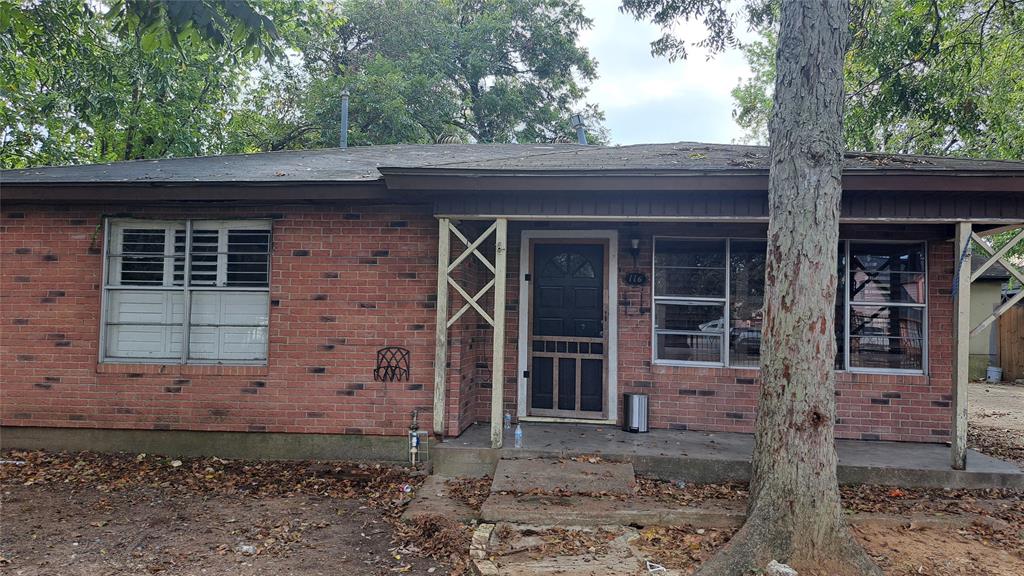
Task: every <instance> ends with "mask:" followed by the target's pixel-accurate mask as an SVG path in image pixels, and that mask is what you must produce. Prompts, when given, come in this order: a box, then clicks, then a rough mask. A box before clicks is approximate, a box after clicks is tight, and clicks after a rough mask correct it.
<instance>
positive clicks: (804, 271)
mask: <svg viewBox="0 0 1024 576" xmlns="http://www.w3.org/2000/svg"><path fill="white" fill-rule="evenodd" d="M781 6H782V14H781V29H780V33H779V49H778V53H777V55H776V62H777V70H778V76H777V79H776V84H775V108H774V112H773V117H772V120H771V123H770V125H769V137H770V140H771V152H770V175H769V185H768V186H769V206H770V223H769V227H768V258H767V267H766V278H765V315H764V325H763V339H762V359H761V376H762V380H763V384H762V387H761V393H760V400H759V403H758V417H757V428H756V436H755V441H754V457H753V476H752V481H751V488H750V504H749V509H748V514H747V522H746V524H744V526H743V527H742V528H741V529H740V531H739V532H737V533H736V535H735V536H734V537H733V539H732V541H730V542H729V544H728V545H726V547H725V548H723V549H722V551H721V552H720V553H719V554H718V555H716V556H715V557H714V558H712V559H711V560H709V561H708V562H706V563H705V564H704V565H703V566H701V568H700V570H699V571H698V573H697V574H698V575H703V576H708V575H712V576H734V575H740V574H749V573H750V571H751V570H757V569H763V568H764V567H765V565H766V564H768V562H769V561H770V560H773V559H774V560H778V561H780V562H785V563H787V564H789V565H791V566H793V567H794V568H796V569H797V570H799V571H800V573H801V574H805V573H806V574H830V575H831V574H843V575H851V576H852V575H854V574H856V575H857V576H861V575H879V576H880V575H881V574H882V573H881V571H880V570H879V569H878V567H877V566H875V564H874V563H873V562H872V561H871V559H870V558H869V557H868V556H867V554H866V553H865V552H864V550H863V548H861V547H860V546H859V544H857V542H856V541H855V540H854V539H853V537H852V535H851V534H850V531H849V528H848V526H847V524H846V521H845V519H844V517H843V512H842V506H841V503H840V500H839V487H838V483H837V481H836V452H835V442H834V424H835V417H836V410H835V374H834V372H833V365H834V364H833V363H834V358H835V354H836V342H835V336H834V331H833V325H834V321H835V318H834V314H835V308H834V306H835V294H836V258H837V256H838V255H837V246H838V239H839V201H840V196H841V194H842V180H841V174H842V155H843V141H842V117H843V99H844V93H843V71H842V68H843V60H844V56H845V53H846V45H847V36H848V31H847V26H848V19H849V4H848V0H784V1H783V2H782V3H781Z"/></svg>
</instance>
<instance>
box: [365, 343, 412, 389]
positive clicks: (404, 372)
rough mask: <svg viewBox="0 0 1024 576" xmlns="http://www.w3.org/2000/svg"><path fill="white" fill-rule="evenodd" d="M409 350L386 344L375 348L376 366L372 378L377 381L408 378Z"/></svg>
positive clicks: (399, 380) (396, 380)
mask: <svg viewBox="0 0 1024 576" xmlns="http://www.w3.org/2000/svg"><path fill="white" fill-rule="evenodd" d="M409 374H410V369H409V350H407V349H405V348H402V347H400V346H386V347H384V348H381V349H380V350H377V367H376V368H374V369H373V379H374V380H376V381H378V382H401V381H402V380H408V379H409Z"/></svg>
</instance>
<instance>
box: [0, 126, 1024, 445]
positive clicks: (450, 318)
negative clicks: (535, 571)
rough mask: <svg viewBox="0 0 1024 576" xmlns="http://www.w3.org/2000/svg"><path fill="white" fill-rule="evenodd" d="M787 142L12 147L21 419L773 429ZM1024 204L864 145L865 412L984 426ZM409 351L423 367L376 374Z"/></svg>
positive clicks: (361, 436)
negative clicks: (26, 150)
mask: <svg viewBox="0 0 1024 576" xmlns="http://www.w3.org/2000/svg"><path fill="white" fill-rule="evenodd" d="M766 156H767V155H766V151H765V150H764V149H763V148H758V147H748V146H729V145H703V144H685V143H683V144H659V145H638V146H626V147H612V148H604V147H596V146H577V145H562V144H556V145H422V146H419V145H398V146H377V147H366V148H350V149H347V150H342V149H335V150H316V151H288V152H274V153H265V154H252V155H240V156H222V157H208V158H187V159H170V160H159V161H135V162H121V163H115V164H109V165H93V166H75V167H56V168H38V169H26V170H9V171H4V172H3V173H2V176H0V178H2V180H0V186H2V189H0V193H2V201H3V206H2V227H0V233H2V236H0V242H2V255H3V256H2V258H3V260H2V264H3V274H2V285H0V288H2V301H0V321H2V323H0V325H2V337H0V338H2V340H0V344H2V350H0V364H2V370H0V403H2V410H0V424H2V426H3V437H4V438H3V440H4V444H5V445H40V446H49V447H70V448H84V447H104V448H122V449H146V447H150V448H149V449H151V450H159V449H162V448H166V447H168V446H173V447H174V449H176V450H184V451H192V452H202V451H216V450H222V451H227V452H231V453H238V454H249V455H266V456H319V457H371V458H392V457H393V458H401V457H402V454H403V453H404V450H405V448H404V446H405V438H404V435H405V434H406V430H407V427H408V426H409V424H410V414H411V413H412V412H413V411H414V410H416V411H418V413H419V422H420V425H421V426H422V427H425V428H427V429H432V430H434V431H435V432H437V433H439V434H441V435H446V436H455V435H458V434H460V433H461V432H462V431H463V430H465V429H466V427H468V426H470V425H471V424H473V423H475V422H486V421H491V422H494V423H496V422H497V421H499V420H500V419H501V416H502V415H503V413H505V412H510V413H512V414H513V415H514V416H515V417H516V418H518V419H521V420H539V421H552V420H554V421H572V422H588V423H605V424H610V423H615V422H617V421H619V420H620V418H621V406H620V404H621V396H622V394H623V393H629V392H639V393H646V394H649V395H650V400H651V402H650V417H651V425H652V426H653V427H655V428H667V429H678V430H711V431H738V432H750V431H752V430H753V422H754V417H755V411H756V406H755V404H756V399H757V386H758V381H759V380H758V369H757V366H758V358H759V354H760V340H761V339H760V322H761V312H760V308H761V298H762V294H763V286H764V276H763V270H764V268H763V266H764V258H765V235H766V229H767V219H768V214H767V198H766V196H767V169H766V166H765V162H766ZM1021 222H1024V162H999V161H974V160H964V159H953V158H933V157H914V156H882V155H874V154H851V155H848V157H847V159H846V168H845V171H844V198H843V204H842V220H841V225H840V236H841V242H840V245H839V259H838V261H837V263H836V266H837V271H838V272H839V277H840V289H839V295H838V297H837V300H836V319H837V322H836V328H837V330H836V339H837V344H838V348H839V354H838V355H837V357H836V360H835V361H836V369H837V375H838V376H837V391H836V394H837V405H838V421H837V427H836V432H837V435H838V436H839V437H844V438H855V439H864V440H896V441H910V442H946V441H950V440H956V435H955V434H954V432H957V431H958V429H959V427H960V426H965V416H964V418H960V417H958V416H957V417H955V416H956V415H955V413H954V407H955V404H956V403H957V402H958V401H961V402H962V400H960V398H961V396H962V395H961V394H960V392H961V390H960V389H961V388H963V387H958V386H955V380H956V379H955V378H954V374H955V373H956V370H958V369H959V368H958V366H957V364H956V362H955V359H956V352H957V348H958V343H957V338H956V335H957V332H956V330H955V328H956V322H955V321H954V320H955V316H956V313H957V310H958V308H957V306H958V300H957V299H956V298H954V296H953V290H952V287H953V285H954V282H955V274H954V270H955V269H956V266H957V258H956V257H955V256H956V254H957V253H958V251H957V250H956V247H955V246H959V245H962V244H956V245H955V244H954V242H953V239H954V236H955V235H956V234H957V233H960V234H961V237H960V239H961V242H962V241H963V237H962V234H963V233H964V230H965V229H964V228H963V226H962V225H963V224H964V223H970V226H972V227H973V228H970V227H969V228H967V229H966V230H967V234H968V235H969V234H970V232H971V231H974V232H976V233H979V234H984V233H985V232H986V231H992V230H1001V229H1005V228H1006V227H1007V226H1016V225H1020V223H1021ZM467 247H468V248H469V249H467ZM968 285H969V283H968ZM495 340H497V341H495ZM399 349H401V350H404V351H407V352H408V356H407V357H406V358H405V359H406V360H407V364H402V365H401V366H400V367H408V374H404V373H403V374H399V375H398V376H399V377H398V378H375V370H376V369H378V368H379V367H380V366H379V364H378V360H379V359H380V356H381V353H382V351H383V352H386V351H388V350H391V351H395V350H399ZM495 358H497V359H498V360H499V361H497V362H495V361H494V359H495ZM385 364H386V363H385ZM963 369H964V370H966V363H965V365H964V368H963ZM392 376H394V374H392ZM439 382H440V383H443V384H444V385H443V386H437V385H435V384H436V383H439ZM495 399H498V400H500V402H497V401H495ZM957 412H959V411H957ZM961 420H964V423H963V424H961V423H960V421H961ZM249 433H252V434H249ZM496 442H500V433H499V434H498V438H497V439H496Z"/></svg>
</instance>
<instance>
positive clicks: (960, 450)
mask: <svg viewBox="0 0 1024 576" xmlns="http://www.w3.org/2000/svg"><path fill="white" fill-rule="evenodd" d="M954 257H955V258H956V261H957V263H956V268H955V274H954V277H955V278H956V285H955V286H954V287H953V289H954V290H955V293H954V297H953V442H952V445H951V450H950V460H951V462H950V463H951V465H952V466H953V469H954V470H964V469H965V468H966V467H967V391H968V363H969V361H970V343H971V324H970V322H971V223H970V222H958V223H957V225H956V247H955V254H954Z"/></svg>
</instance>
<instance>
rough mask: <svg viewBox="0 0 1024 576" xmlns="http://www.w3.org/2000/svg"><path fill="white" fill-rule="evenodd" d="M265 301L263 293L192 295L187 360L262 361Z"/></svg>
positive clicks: (264, 342) (265, 349)
mask: <svg viewBox="0 0 1024 576" xmlns="http://www.w3.org/2000/svg"><path fill="white" fill-rule="evenodd" d="M269 298H270V295H269V294H268V293H266V292H230V291H224V290H209V291H206V290H201V291H196V292H194V293H193V294H192V317H191V332H189V358H194V359H201V360H263V359H265V358H266V354H267V324H268V322H269V317H268V304H269Z"/></svg>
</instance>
